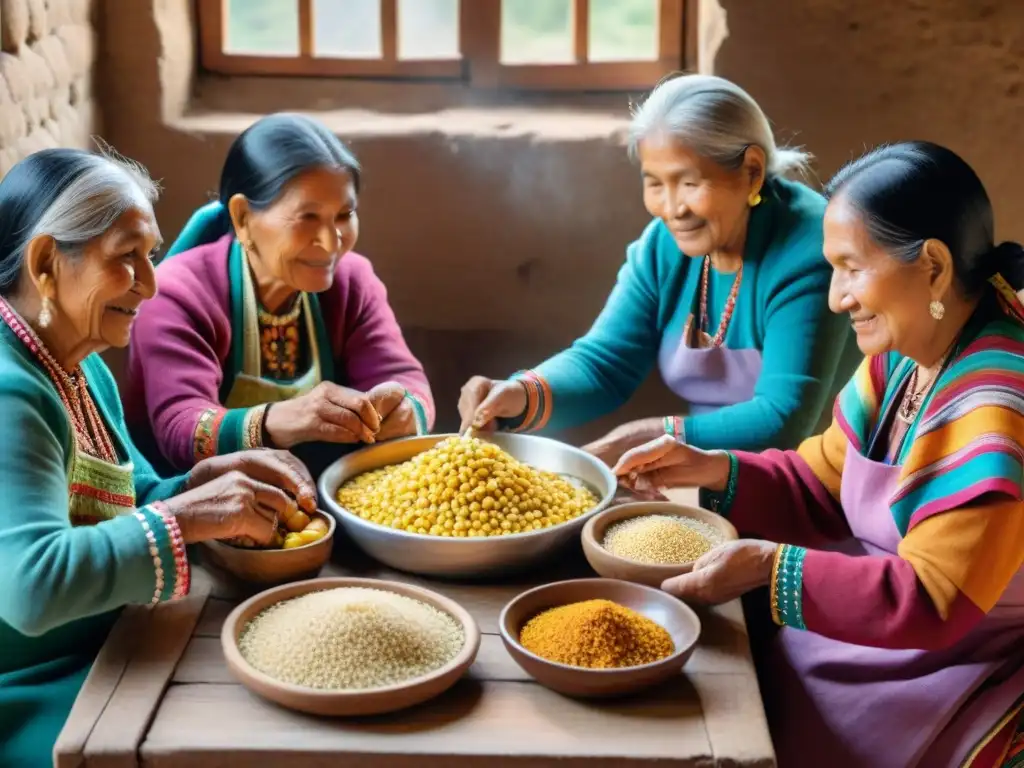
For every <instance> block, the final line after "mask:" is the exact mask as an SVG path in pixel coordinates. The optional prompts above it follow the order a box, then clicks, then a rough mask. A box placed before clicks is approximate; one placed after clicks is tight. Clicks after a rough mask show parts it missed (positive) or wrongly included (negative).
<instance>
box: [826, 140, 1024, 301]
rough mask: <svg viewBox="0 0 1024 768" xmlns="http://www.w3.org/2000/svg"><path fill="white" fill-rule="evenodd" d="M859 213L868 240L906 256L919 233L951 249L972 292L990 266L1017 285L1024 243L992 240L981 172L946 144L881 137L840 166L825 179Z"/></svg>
mask: <svg viewBox="0 0 1024 768" xmlns="http://www.w3.org/2000/svg"><path fill="white" fill-rule="evenodd" d="M825 194H826V196H827V197H829V198H833V199H834V198H836V197H841V198H842V199H843V200H844V201H846V202H848V203H850V204H851V205H852V206H853V207H854V208H856V209H857V210H858V211H859V212H860V213H861V214H862V215H863V217H864V223H865V226H866V227H867V230H868V233H869V234H870V235H871V237H872V239H874V240H875V242H877V243H878V244H879V245H881V246H882V247H883V248H885V249H886V250H887V251H888V252H889V253H890V254H891V255H892V256H893V257H894V258H896V259H899V260H900V261H904V262H913V261H915V260H917V258H918V257H919V256H920V253H921V248H922V246H923V245H924V243H925V241H926V240H931V239H935V240H940V241H942V242H943V243H945V245H946V247H947V248H949V251H950V253H951V254H952V256H953V268H954V271H955V273H956V277H957V279H958V280H959V281H960V283H961V285H962V286H963V287H964V290H965V291H967V292H968V294H976V293H977V292H979V291H980V290H981V289H982V287H983V286H984V285H985V282H986V281H987V280H988V279H989V278H990V277H992V276H993V275H995V274H996V273H997V272H998V273H1000V274H1002V275H1003V277H1005V278H1006V280H1007V281H1008V282H1009V283H1010V284H1011V285H1012V286H1013V288H1014V290H1020V289H1021V288H1022V287H1024V248H1022V247H1021V246H1020V245H1019V244H1018V243H1012V242H1006V243H1002V244H1000V245H998V246H997V245H995V243H994V239H993V238H994V231H995V227H994V224H993V216H992V203H991V201H990V200H989V197H988V194H987V193H986V192H985V187H984V185H983V184H982V183H981V179H979V178H978V175H977V174H976V173H975V172H974V170H973V169H972V168H971V166H969V165H968V164H967V163H966V162H965V161H964V160H963V159H962V158H961V157H960V156H959V155H957V154H956V153H955V152H953V151H952V150H949V149H946V148H945V147H941V146H939V145H937V144H932V143H930V142H926V141H910V142H901V143H898V144H888V145H884V146H881V147H878V148H877V149H873V150H871V151H870V152H868V153H867V154H866V155H864V156H863V157H861V158H858V159H857V160H854V161H853V162H851V163H849V164H847V165H846V166H844V167H843V168H842V169H841V170H840V171H839V172H838V173H837V174H836V175H835V176H834V177H833V178H832V180H831V181H830V182H829V183H828V184H827V185H826V187H825Z"/></svg>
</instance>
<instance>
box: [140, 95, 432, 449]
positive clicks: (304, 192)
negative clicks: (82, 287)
mask: <svg viewBox="0 0 1024 768" xmlns="http://www.w3.org/2000/svg"><path fill="white" fill-rule="evenodd" d="M359 181H360V170H359V165H358V163H357V162H356V160H355V158H354V157H353V156H352V155H351V154H350V153H349V151H348V150H347V149H346V148H345V146H344V145H343V144H342V143H341V142H340V141H339V140H338V139H337V138H336V137H335V136H334V135H333V134H332V133H331V132H330V131H328V130H327V129H326V128H325V127H324V126H322V125H320V124H319V123H317V122H315V121H313V120H311V119H309V118H306V117H301V116H299V115H291V114H278V115H271V116H269V117H265V118H263V119H262V120H259V121H257V122H256V123H255V124H253V125H252V126H251V127H250V128H248V129H247V130H245V131H244V132H243V133H242V134H241V135H239V136H238V138H236V139H235V141H234V143H233V144H232V145H231V148H230V149H229V150H228V155H227V159H226V160H225V161H224V168H223V170H222V172H221V179H220V194H219V197H218V199H217V201H216V202H214V203H211V204H209V205H206V206H204V207H203V208H200V209H199V210H198V211H197V212H196V213H195V214H194V215H193V216H192V219H191V221H189V223H188V225H187V226H186V227H185V230H184V231H183V232H182V233H181V235H180V236H179V237H178V240H177V242H175V244H174V246H173V247H172V248H171V250H170V254H169V256H170V257H173V258H168V260H166V261H165V262H164V263H163V264H161V265H160V268H159V270H158V271H159V273H160V295H159V296H158V297H156V298H155V299H154V300H153V301H151V302H149V303H148V304H147V306H146V308H145V310H144V311H143V312H141V313H140V315H139V320H138V322H137V323H136V329H135V332H134V334H133V335H132V343H131V347H130V350H129V360H128V377H127V379H128V382H129V384H128V386H127V388H126V391H125V411H126V415H127V419H128V425H129V428H130V429H131V430H132V434H133V435H134V436H135V438H136V441H137V442H138V444H139V447H140V448H141V449H142V450H143V452H144V453H146V455H147V456H148V457H149V458H150V460H151V461H152V462H153V463H154V465H156V466H158V467H159V466H171V467H175V468H178V469H186V468H188V467H191V466H192V465H193V464H194V463H195V462H197V461H201V460H202V459H204V458H207V457H209V456H215V455H218V454H222V453H230V452H232V451H236V450H239V449H241V448H252V447H256V446H272V447H276V448H286V449H296V453H297V455H299V456H300V457H302V458H304V459H305V460H306V462H307V463H308V464H309V465H310V467H311V469H317V468H319V467H320V466H322V465H323V463H324V462H325V461H327V460H328V459H330V458H333V457H335V456H337V455H338V453H339V452H340V451H339V450H338V448H337V444H349V445H350V446H351V445H358V444H362V443H372V442H374V441H381V440H387V439H390V438H395V437H402V436H405V435H415V434H417V433H425V432H427V431H428V430H429V428H430V425H431V423H432V420H433V402H432V399H431V394H430V387H429V386H428V384H427V379H426V376H425V375H424V372H423V367H422V366H421V365H420V363H419V362H418V361H417V360H416V358H415V357H413V355H412V353H411V352H410V351H409V348H408V347H407V346H406V343H405V340H404V339H403V337H402V332H401V330H400V329H399V327H398V323H397V322H396V320H395V315H394V313H393V312H392V311H391V307H390V306H389V305H388V300H387V292H386V291H385V289H384V284H383V283H382V282H381V281H380V279H379V278H378V277H377V276H376V275H375V274H374V272H373V267H372V266H371V265H370V262H369V261H368V260H367V259H365V258H364V257H363V256H360V255H358V254H356V253H353V252H352V248H353V247H354V246H355V243H356V239H357V238H358V236H359V217H358V214H357V211H356V207H357V202H358V193H359ZM325 448H326V450H325Z"/></svg>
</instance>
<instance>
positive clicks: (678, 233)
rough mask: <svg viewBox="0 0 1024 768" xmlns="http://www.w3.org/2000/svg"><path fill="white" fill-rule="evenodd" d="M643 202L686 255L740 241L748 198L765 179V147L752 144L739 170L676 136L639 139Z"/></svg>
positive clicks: (748, 207)
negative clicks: (705, 155)
mask: <svg viewBox="0 0 1024 768" xmlns="http://www.w3.org/2000/svg"><path fill="white" fill-rule="evenodd" d="M638 154H639V157H640V170H641V173H642V174H643V184H644V207H646V208H647V211H648V212H649V213H650V214H651V215H652V216H655V217H657V218H659V219H661V220H662V221H663V222H665V226H666V227H668V229H669V231H670V232H671V233H672V236H673V238H674V239H675V241H676V244H677V245H678V246H679V249H680V250H681V251H682V252H683V253H685V254H687V255H688V256H703V255H704V254H707V253H713V252H715V251H719V250H723V249H729V248H733V249H735V248H737V247H742V243H743V240H744V238H745V233H746V226H747V220H748V218H749V212H750V198H751V196H752V195H753V194H755V193H757V192H759V191H760V189H761V186H762V184H763V182H764V166H765V163H764V152H763V151H762V150H761V149H759V148H757V147H750V148H749V149H748V150H747V152H746V155H745V157H744V161H743V164H742V165H741V166H740V168H738V169H736V170H730V169H728V168H724V167H723V166H721V165H719V164H718V163H716V162H714V161H713V160H708V159H707V158H704V157H701V156H700V155H698V154H697V153H696V152H694V151H693V150H692V149H690V148H688V147H686V146H683V145H682V144H680V143H679V142H678V141H675V140H673V139H670V138H664V137H661V136H652V137H651V138H647V139H644V140H643V141H642V142H640V145H639V148H638Z"/></svg>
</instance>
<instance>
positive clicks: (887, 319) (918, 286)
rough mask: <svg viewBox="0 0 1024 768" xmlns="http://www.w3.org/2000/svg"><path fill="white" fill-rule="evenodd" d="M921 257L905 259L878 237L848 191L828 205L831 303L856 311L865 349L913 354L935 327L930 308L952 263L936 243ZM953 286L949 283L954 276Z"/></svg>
mask: <svg viewBox="0 0 1024 768" xmlns="http://www.w3.org/2000/svg"><path fill="white" fill-rule="evenodd" d="M929 243H933V246H930V247H927V248H925V249H922V254H921V255H920V256H919V257H918V259H917V260H916V261H913V262H910V263H904V262H901V261H899V260H897V259H895V258H893V257H892V256H891V255H889V253H888V252H887V251H886V250H885V249H883V248H882V247H881V246H880V245H879V244H878V243H877V242H875V241H874V240H873V239H872V238H871V236H870V234H869V233H868V230H867V228H866V227H865V225H864V220H863V218H862V216H861V214H860V212H859V211H857V209H856V208H854V207H853V206H852V205H849V204H848V203H847V202H846V201H845V200H844V199H843V197H842V196H840V197H837V198H835V199H833V200H832V202H830V203H829V205H828V208H827V210H826V211H825V258H826V259H828V261H829V263H830V264H831V265H832V267H833V273H832V285H831V288H830V290H829V307H830V308H831V310H832V311H833V312H836V313H847V314H849V315H850V319H851V322H852V323H853V329H854V331H855V332H856V334H857V345H858V346H859V347H860V350H861V351H862V352H863V353H864V354H865V355H879V354H882V353H884V352H888V351H890V350H894V349H895V350H898V351H901V352H903V353H904V354H910V353H911V350H915V349H917V348H920V347H921V346H922V344H923V343H924V342H925V340H927V339H928V338H929V337H930V336H931V335H933V334H934V332H935V327H936V321H935V319H934V318H932V317H931V315H930V314H929V312H928V307H929V304H930V303H931V301H932V300H933V299H935V298H938V297H939V296H942V294H943V293H944V290H943V286H942V284H941V283H942V279H943V277H944V276H945V275H946V274H947V273H948V271H949V265H942V264H937V262H936V258H935V256H934V254H933V253H930V252H925V251H931V250H932V248H934V247H938V244H934V241H929ZM946 282H947V286H946V287H948V280H947V281H946Z"/></svg>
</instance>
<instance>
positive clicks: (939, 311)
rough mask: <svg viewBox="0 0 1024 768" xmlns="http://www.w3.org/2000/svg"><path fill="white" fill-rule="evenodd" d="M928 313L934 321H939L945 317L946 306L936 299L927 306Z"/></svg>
mask: <svg viewBox="0 0 1024 768" xmlns="http://www.w3.org/2000/svg"><path fill="white" fill-rule="evenodd" d="M928 312H929V313H930V314H931V316H932V317H934V318H935V319H936V320H941V319H942V318H943V317H945V315H946V305H945V304H943V303H942V302H941V301H939V300H938V299H936V300H935V301H933V302H932V303H931V304H929V305H928Z"/></svg>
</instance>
